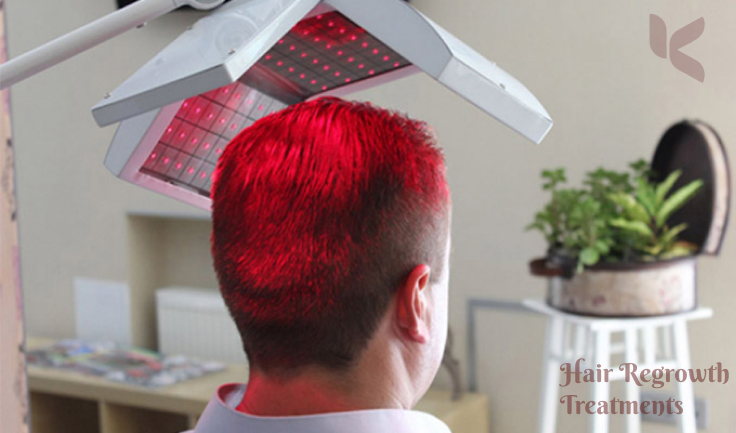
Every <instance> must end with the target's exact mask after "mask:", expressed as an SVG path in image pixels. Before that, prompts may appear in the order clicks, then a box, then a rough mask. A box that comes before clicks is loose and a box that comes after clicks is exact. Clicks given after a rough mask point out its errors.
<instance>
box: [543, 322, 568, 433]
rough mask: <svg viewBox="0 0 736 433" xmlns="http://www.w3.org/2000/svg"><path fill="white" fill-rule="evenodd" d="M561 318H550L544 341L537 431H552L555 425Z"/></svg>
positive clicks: (561, 330)
mask: <svg viewBox="0 0 736 433" xmlns="http://www.w3.org/2000/svg"><path fill="white" fill-rule="evenodd" d="M563 329H564V322H563V320H562V319H556V318H550V319H549V321H548V322H547V331H546V337H545V342H544V363H543V364H542V392H541V393H540V399H539V425H538V428H537V431H538V432H539V433H554V432H555V429H556V426H557V408H558V406H559V402H558V401H557V396H558V391H557V389H558V388H559V386H560V385H559V378H560V376H559V374H560V373H559V372H560V357H561V356H562V352H563V347H562V336H563Z"/></svg>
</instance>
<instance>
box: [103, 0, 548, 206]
mask: <svg viewBox="0 0 736 433" xmlns="http://www.w3.org/2000/svg"><path fill="white" fill-rule="evenodd" d="M323 18H324V19H325V21H322V22H320V21H319V20H320V19H323ZM310 32H312V33H310ZM340 32H342V33H340ZM343 36H344V37H343ZM342 47H344V48H342ZM371 56H375V57H371ZM350 59H354V60H355V62H353V61H350ZM310 60H311V61H310ZM312 62H313V63H312ZM290 65H291V66H290ZM358 66H361V68H358ZM363 66H365V67H363ZM289 71H290V72H289ZM419 71H423V72H425V73H427V74H428V75H430V76H431V77H433V78H434V79H436V80H437V81H438V82H440V83H442V84H443V85H445V86H446V87H447V88H449V89H450V90H452V91H454V92H455V93H457V94H459V95H460V96H462V97H464V98H465V99H466V100H468V101H469V102H471V103H473V104H474V105H476V106H477V107H478V108H480V109H481V110H483V111H484V112H486V113H488V114H490V115H491V116H493V117H495V118H497V119H498V120H500V121H501V122H503V123H504V124H506V125H507V126H509V127H510V128H512V129H514V130H515V131H517V132H518V133H520V134H521V135H523V136H525V137H526V138H528V139H529V140H531V141H533V142H535V143H539V142H541V140H542V139H543V138H544V137H545V135H546V134H547V132H548V131H549V129H550V128H551V127H552V119H551V118H550V116H549V114H548V113H547V112H546V111H545V109H544V107H542V105H541V104H540V103H539V101H537V99H536V98H535V97H534V95H533V94H532V93H531V92H530V91H528V90H527V89H526V88H525V87H524V85H523V84H521V83H520V82H519V81H517V80H516V79H515V78H514V77H512V76H511V75H509V74H508V73H506V72H505V71H503V70H502V69H501V68H499V67H498V66H497V65H496V64H494V63H493V62H490V61H489V60H487V59H486V58H484V57H483V56H481V55H480V54H478V53H477V52H475V51H474V50H472V49H471V48H470V47H468V46H467V45H465V44H464V43H463V42H461V41H460V40H458V39H457V38H455V37H454V36H452V35H451V34H449V33H448V32H447V31H445V30H444V29H442V28H441V27H440V26H438V25H437V24H435V23H434V22H432V21H431V20H429V19H428V18H427V17H425V16H424V15H422V14H421V13H420V12H418V11H416V10H415V9H414V8H412V7H411V6H409V5H408V4H406V3H404V2H402V1H399V0H371V1H365V0H322V1H320V0H234V1H232V2H230V3H228V4H226V5H224V6H222V7H220V8H219V9H217V10H216V11H214V12H213V13H212V14H211V15H209V16H208V17H206V18H203V19H201V20H200V21H198V22H197V23H196V24H195V25H194V26H193V27H192V28H191V29H189V30H188V31H186V32H185V33H184V34H182V35H181V36H180V37H179V38H178V39H176V40H175V41H174V42H172V43H171V44H170V45H169V46H168V47H167V48H166V49H164V50H163V51H162V52H161V53H159V54H158V55H157V56H156V57H154V58H153V59H152V60H151V61H149V62H148V63H147V64H146V65H144V66H143V67H142V68H141V69H140V70H139V71H137V72H136V73H135V74H134V75H133V76H132V77H130V79H128V80H127V81H125V82H124V83H123V84H122V85H121V86H119V87H118V88H117V89H116V90H114V91H113V92H111V93H110V94H109V95H108V96H107V97H106V98H105V99H104V100H103V101H101V102H100V103H99V104H98V105H96V106H95V107H94V108H93V115H94V117H95V119H96V121H97V122H98V124H100V125H108V124H112V123H115V122H121V124H120V126H119V128H118V131H117V133H116V135H115V138H114V140H113V142H112V145H111V147H110V150H109V152H108V155H107V157H106V160H105V165H106V166H107V167H108V169H110V170H111V171H112V172H113V173H114V174H115V175H116V176H118V177H120V178H122V179H125V180H127V181H129V182H132V183H135V184H137V185H140V186H143V187H145V188H148V189H151V190H154V191H157V192H160V193H163V194H165V195H167V196H170V197H174V198H177V199H179V200H182V201H185V202H187V203H191V204H193V205H195V206H198V207H201V208H204V209H209V207H210V199H209V186H210V185H211V181H210V180H209V176H210V175H211V171H212V170H213V169H214V164H215V163H216V157H214V155H211V154H210V155H208V156H210V158H209V159H207V158H206V157H201V156H202V155H204V154H205V151H204V150H202V149H201V148H197V149H194V148H192V146H191V143H189V142H184V141H182V142H181V143H179V144H176V145H174V143H171V142H168V141H166V140H167V139H165V138H164V137H165V134H166V133H172V129H173V128H172V125H176V128H180V129H181V130H182V131H184V130H185V131H184V132H182V133H181V134H179V132H178V131H179V130H176V129H173V133H176V134H179V135H181V137H182V140H189V139H190V136H195V135H196V137H194V138H191V140H192V141H193V142H195V143H199V145H204V143H203V142H202V141H201V140H206V139H209V140H210V141H212V143H207V145H208V146H210V147H208V149H210V152H214V151H215V150H214V148H215V146H216V141H217V142H220V143H221V144H222V143H225V144H226V142H227V141H229V140H228V139H230V138H232V137H233V136H234V135H235V133H237V132H239V131H240V130H241V129H243V128H245V127H247V126H249V125H250V124H252V123H253V122H254V121H257V120H258V118H260V117H262V116H264V115H266V114H268V113H270V112H273V111H277V110H278V109H281V108H283V107H285V106H287V105H290V104H294V103H298V102H301V101H303V100H308V99H312V98H317V97H320V96H325V95H338V96H340V95H345V94H348V93H351V92H354V91H357V90H362V89H366V88H370V87H374V86H377V85H380V84H382V83H385V82H388V81H391V80H395V79H398V78H401V77H404V76H406V75H409V74H413V73H416V72H419ZM290 74H294V75H290ZM297 76H301V80H302V81H300V80H299V79H298V78H297ZM230 91H232V92H233V93H229V95H235V94H236V92H237V94H238V95H241V96H242V95H249V96H248V97H249V98H250V97H251V96H252V97H253V98H255V99H256V100H258V101H261V102H264V101H265V103H266V105H265V108H264V105H263V104H261V105H259V107H260V109H261V111H254V110H253V109H252V108H253V107H246V106H245V105H244V104H240V102H242V101H238V102H233V101H232V100H230V99H228V97H229V96H226V95H225V94H223V93H222V92H225V93H228V92H230ZM218 92H220V93H218ZM251 102H252V101H251ZM189 104H193V105H192V107H189ZM197 104H200V106H199V108H197V109H202V110H206V109H207V107H219V109H221V110H222V113H225V112H227V116H225V117H227V122H230V120H231V119H237V122H235V123H233V127H232V131H230V130H229V129H228V130H226V131H225V132H226V133H225V132H223V130H220V129H218V130H217V131H215V130H213V129H212V128H214V127H215V126H217V125H216V124H214V125H213V124H212V123H208V122H206V121H205V122H202V121H203V120H204V118H202V117H201V115H197V116H195V115H192V113H191V112H189V111H187V110H190V109H191V110H194V109H195V108H194V105H197ZM203 107H204V108H203ZM198 113H199V112H198ZM177 121H178V122H179V123H177ZM197 122H200V123H199V124H198V123H197ZM202 123H204V124H206V125H205V126H203V125H202ZM182 125H184V126H182ZM223 125H224V123H223ZM190 126H191V128H190ZM208 128H210V129H208ZM202 131H204V133H203V132H202ZM232 132H234V133H232ZM197 134H198V135H197ZM196 140H200V141H196ZM187 146H188V148H186V149H185V147H187ZM157 149H158V150H157ZM218 149H219V150H218V152H219V151H221V148H218ZM164 153H165V155H164ZM195 153H197V154H200V155H199V156H197V155H195ZM218 155H219V153H218ZM174 157H177V158H180V159H181V161H175V158H174ZM157 158H158V159H157ZM186 158H188V159H187V160H186V161H184V159H186ZM195 159H196V160H197V164H199V165H198V166H197V167H196V168H192V167H189V168H187V163H188V161H193V160H195ZM154 160H156V161H157V162H156V163H155V164H154ZM163 161H167V162H166V164H164V163H163ZM169 162H171V163H172V164H173V167H176V166H178V167H180V168H179V169H183V170H185V171H188V170H191V169H194V170H196V171H195V173H194V176H195V177H196V179H188V176H187V175H183V174H181V173H177V172H176V171H175V170H174V169H173V168H170V167H171V166H168V165H167V164H169ZM190 174H191V173H190ZM182 179H185V181H182ZM200 179H201V180H200Z"/></svg>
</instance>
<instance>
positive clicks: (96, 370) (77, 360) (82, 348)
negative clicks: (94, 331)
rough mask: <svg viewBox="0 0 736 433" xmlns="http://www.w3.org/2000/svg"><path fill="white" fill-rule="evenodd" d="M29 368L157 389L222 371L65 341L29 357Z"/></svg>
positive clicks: (177, 358)
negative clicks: (77, 374)
mask: <svg viewBox="0 0 736 433" xmlns="http://www.w3.org/2000/svg"><path fill="white" fill-rule="evenodd" d="M27 359H28V364H30V365H34V366H38V367H49V368H57V369H62V370H66V371H73V372H78V373H82V374H87V375H93V376H100V377H104V378H105V379H108V380H112V381H115V382H121V383H126V384H129V385H136V386H143V387H149V388H155V387H160V386H166V385H172V384H174V383H177V382H182V381H185V380H188V379H193V378H196V377H200V376H204V375H205V374H209V373H212V372H216V371H220V370H223V369H224V368H225V366H224V365H223V364H222V363H220V362H215V361H206V362H203V361H200V360H198V359H196V358H190V357H187V356H183V355H164V354H161V353H157V352H153V351H150V350H145V349H140V348H136V347H130V346H121V345H118V344H115V343H106V342H95V343H91V342H84V341H80V340H62V341H59V342H57V343H55V344H53V345H51V346H48V347H44V348H41V349H36V350H31V351H29V352H28V353H27Z"/></svg>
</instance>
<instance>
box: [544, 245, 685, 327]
mask: <svg viewBox="0 0 736 433" xmlns="http://www.w3.org/2000/svg"><path fill="white" fill-rule="evenodd" d="M530 268H531V272H532V274H534V275H538V276H544V277H548V287H547V303H548V304H549V305H550V306H551V307H554V308H557V309H560V310H563V311H568V312H571V313H576V314H585V315H592V316H656V315H662V314H673V313H679V312H683V311H688V310H692V309H694V308H695V307H696V306H697V297H696V281H695V277H696V257H684V258H680V259H676V260H669V261H664V262H654V263H622V264H601V265H597V266H594V267H592V268H587V269H586V270H585V271H584V272H582V273H580V274H575V275H572V276H571V277H566V276H564V275H563V272H562V270H561V269H560V268H557V267H555V266H550V265H548V264H547V262H546V260H545V259H539V260H534V261H533V262H532V263H531V264H530Z"/></svg>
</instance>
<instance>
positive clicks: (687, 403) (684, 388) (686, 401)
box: [672, 320, 696, 433]
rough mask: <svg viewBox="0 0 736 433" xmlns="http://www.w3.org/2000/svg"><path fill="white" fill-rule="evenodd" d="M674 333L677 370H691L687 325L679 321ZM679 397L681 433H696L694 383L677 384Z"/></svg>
mask: <svg viewBox="0 0 736 433" xmlns="http://www.w3.org/2000/svg"><path fill="white" fill-rule="evenodd" d="M672 327H673V331H674V339H673V340H674V341H673V343H674V346H675V362H676V363H677V368H682V369H685V370H687V369H689V368H690V367H691V366H690V343H689V341H688V336H687V323H686V322H685V321H684V320H678V321H677V322H675V323H674V324H672ZM677 395H678V398H679V400H680V401H681V402H682V410H683V412H682V414H680V415H679V417H678V418H679V420H680V433H695V431H696V424H695V394H694V393H693V383H692V382H690V381H689V380H686V381H684V382H677Z"/></svg>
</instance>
